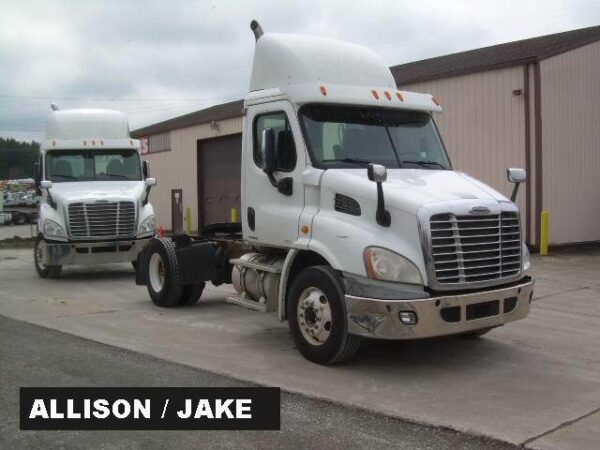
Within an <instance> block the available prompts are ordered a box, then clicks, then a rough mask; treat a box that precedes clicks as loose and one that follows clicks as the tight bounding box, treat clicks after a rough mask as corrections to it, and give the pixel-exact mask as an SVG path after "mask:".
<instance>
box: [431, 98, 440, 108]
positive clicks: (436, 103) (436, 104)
mask: <svg viewBox="0 0 600 450" xmlns="http://www.w3.org/2000/svg"><path fill="white" fill-rule="evenodd" d="M431 101H432V102H433V103H434V104H435V106H440V99H439V98H437V97H431Z"/></svg>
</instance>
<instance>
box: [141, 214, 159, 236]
mask: <svg viewBox="0 0 600 450" xmlns="http://www.w3.org/2000/svg"><path fill="white" fill-rule="evenodd" d="M155 229H156V218H155V217H154V216H149V217H146V219H144V221H143V222H142V224H141V225H140V231H139V233H138V234H139V235H140V236H143V235H147V234H154V230H155Z"/></svg>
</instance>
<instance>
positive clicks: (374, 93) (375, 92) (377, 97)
mask: <svg viewBox="0 0 600 450" xmlns="http://www.w3.org/2000/svg"><path fill="white" fill-rule="evenodd" d="M371 94H373V97H375V100H379V92H377V91H376V90H375V89H373V90H372V91H371Z"/></svg>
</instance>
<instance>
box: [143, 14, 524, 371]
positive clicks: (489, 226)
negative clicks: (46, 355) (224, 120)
mask: <svg viewBox="0 0 600 450" xmlns="http://www.w3.org/2000/svg"><path fill="white" fill-rule="evenodd" d="M251 28H252V30H253V31H254V34H255V38H256V50H255V55H254V63H253V68H252V77H251V84H250V93H249V94H248V95H247V96H246V98H245V104H244V112H243V115H244V122H243V124H244V125H243V140H242V142H243V143H242V149H241V151H242V176H241V179H242V181H241V182H242V186H241V192H242V223H241V225H240V224H212V225H209V226H207V227H205V228H204V229H203V231H202V233H200V235H198V236H195V237H193V238H192V237H188V236H185V235H175V236H173V237H172V238H169V239H166V238H155V239H152V240H151V241H150V242H149V243H148V244H147V246H146V247H145V248H144V250H142V252H141V253H140V254H139V256H138V265H137V272H136V282H137V283H138V284H140V285H146V286H147V289H148V292H149V294H150V296H151V298H152V301H153V302H154V303H155V304H157V305H159V306H164V307H169V306H178V305H183V304H191V303H194V302H196V301H197V300H198V299H199V298H200V295H201V293H202V290H203V288H204V284H205V281H209V280H210V281H211V282H212V283H213V284H221V283H232V284H233V286H234V287H235V289H236V291H237V293H238V296H236V297H232V298H231V299H230V301H233V302H235V303H239V304H242V305H245V306H247V307H250V308H253V309H256V310H260V311H265V312H269V311H274V312H276V314H277V316H278V318H279V320H281V321H284V320H287V321H288V324H289V328H290V331H291V334H292V337H293V339H294V341H295V343H296V345H297V348H298V350H299V351H300V352H301V353H302V355H303V356H304V357H306V358H307V359H309V360H311V361H314V362H317V363H320V364H333V363H336V362H340V361H344V360H347V359H350V358H351V357H352V356H353V355H354V354H355V353H356V351H357V349H358V347H359V343H360V341H361V339H362V338H365V337H366V338H376V339H418V338H427V337H433V336H443V335H457V334H458V335H465V336H479V335H481V334H484V333H485V332H487V331H489V330H491V329H493V328H494V327H498V326H501V325H503V324H505V323H507V322H511V321H514V320H518V319H522V318H524V317H525V316H526V315H527V314H528V312H529V308H530V303H531V298H532V295H533V285H534V282H533V280H532V279H531V278H530V277H529V276H528V275H527V271H528V269H529V267H530V261H529V254H528V250H527V247H526V246H525V244H524V242H523V239H522V234H521V219H520V214H519V209H518V208H517V206H516V205H515V204H514V203H513V201H511V200H509V199H508V198H506V197H505V196H504V195H502V194H500V193H499V192H497V191H495V190H494V189H492V188H491V187H489V186H487V185H485V184H484V183H482V182H480V181H477V180H476V179H474V178H471V177H470V176H468V175H466V174H464V173H461V172H458V171H455V170H453V168H452V165H451V163H450V160H449V159H448V155H447V153H446V150H445V148H444V145H443V143H442V140H441V138H440V136H439V134H438V130H437V128H436V125H435V123H434V120H433V117H432V115H433V113H436V112H439V111H441V108H440V105H439V102H438V101H437V100H436V99H435V98H433V97H432V96H431V95H425V94H417V93H412V92H405V91H400V90H398V89H397V88H396V85H395V82H394V78H393V77H392V74H391V73H390V70H389V69H388V66H387V65H386V64H385V63H384V61H383V60H382V59H381V58H380V57H378V56H377V55H375V54H374V53H373V52H371V51H370V50H368V49H366V48H364V47H361V46H358V45H353V44H350V43H346V42H341V41H337V40H331V39H323V38H316V37H307V36H297V35H284V34H269V33H267V34H264V33H263V32H262V29H261V27H260V26H259V25H258V24H257V23H256V22H253V23H252V24H251ZM507 173H508V176H509V179H510V181H512V182H514V183H515V189H514V191H513V195H512V200H514V198H515V197H516V194H517V187H518V183H520V182H523V181H525V172H524V171H523V170H522V169H509V170H508V171H507ZM223 176H227V174H223Z"/></svg>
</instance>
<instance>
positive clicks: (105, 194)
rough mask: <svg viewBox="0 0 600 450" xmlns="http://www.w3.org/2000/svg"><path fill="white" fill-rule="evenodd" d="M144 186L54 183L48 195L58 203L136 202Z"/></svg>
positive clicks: (140, 182) (100, 182)
mask: <svg viewBox="0 0 600 450" xmlns="http://www.w3.org/2000/svg"><path fill="white" fill-rule="evenodd" d="M145 189H146V186H145V184H144V182H143V181H80V182H76V183H54V184H53V185H52V188H51V189H50V194H52V198H54V200H55V201H57V202H60V203H73V202H76V201H83V202H89V201H95V200H124V199H128V200H137V199H139V198H141V197H142V194H143V193H144V191H145Z"/></svg>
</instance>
